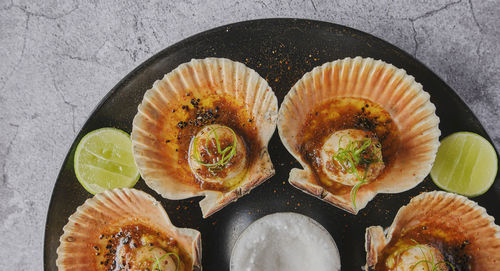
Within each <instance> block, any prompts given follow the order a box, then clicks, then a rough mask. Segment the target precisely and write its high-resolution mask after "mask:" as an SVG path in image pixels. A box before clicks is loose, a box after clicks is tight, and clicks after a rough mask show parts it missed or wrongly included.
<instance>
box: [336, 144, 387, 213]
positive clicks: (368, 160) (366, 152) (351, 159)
mask: <svg viewBox="0 0 500 271" xmlns="http://www.w3.org/2000/svg"><path fill="white" fill-rule="evenodd" d="M342 138H343V136H341V137H340V139H339V146H340V144H341V142H342ZM371 145H372V140H371V139H370V138H365V139H363V140H357V141H351V140H349V143H348V144H347V146H346V147H345V148H342V147H339V150H338V151H337V153H336V154H335V155H334V156H333V160H334V161H336V162H337V163H338V164H339V165H340V168H341V169H342V170H344V171H346V172H348V173H350V174H353V175H354V176H356V179H358V183H356V185H354V186H353V187H352V189H351V201H352V204H353V206H354V208H356V193H357V192H358V190H359V188H360V187H361V186H362V185H363V184H366V183H367V182H368V180H367V179H366V174H367V173H368V169H369V167H370V165H371V164H372V163H376V162H379V161H380V160H379V159H378V158H377V157H375V154H374V153H373V151H370V149H369V148H370V146H371ZM334 165H336V163H334ZM359 165H363V166H365V174H364V176H363V177H361V176H360V175H359V172H358V168H357V167H358V166H359Z"/></svg>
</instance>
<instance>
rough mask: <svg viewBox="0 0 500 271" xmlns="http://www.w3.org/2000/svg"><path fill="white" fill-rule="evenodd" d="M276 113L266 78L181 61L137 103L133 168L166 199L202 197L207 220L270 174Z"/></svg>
mask: <svg viewBox="0 0 500 271" xmlns="http://www.w3.org/2000/svg"><path fill="white" fill-rule="evenodd" d="M277 110H278V102H277V99H276V96H275V95H274V92H273V91H272V90H271V88H270V87H269V85H268V84H267V82H266V81H265V80H264V79H263V78H262V77H260V76H259V75H258V74H257V73H256V72H255V71H254V70H252V69H250V68H248V67H246V66H245V65H243V64H242V63H239V62H234V61H231V60H229V59H223V58H206V59H202V60H198V59H193V60H192V61H191V62H189V63H184V64H182V65H180V66H179V67H177V68H176V69H174V70H173V71H171V72H170V73H168V74H166V75H165V76H164V77H163V79H161V80H158V81H156V82H155V83H154V84H153V87H152V88H151V89H149V90H148V91H146V93H145V95H144V99H143V100H142V102H141V104H140V105H139V109H138V113H137V115H136V116H135V118H134V121H133V128H132V135H131V138H132V144H133V154H134V158H135V161H136V164H137V167H138V169H139V172H140V173H141V176H142V178H143V179H144V180H145V181H146V184H147V185H148V186H149V187H151V188H152V189H153V190H155V191H156V192H158V193H159V194H161V195H162V196H163V197H165V198H167V199H173V200H175V199H185V198H191V197H196V196H205V198H204V199H203V200H202V201H200V207H201V210H202V214H203V217H207V216H209V215H211V214H213V213H215V212H217V211H218V210H220V209H222V208H223V207H224V206H226V205H227V204H229V203H231V202H232V201H235V200H237V199H238V198H239V197H241V196H243V195H244V194H246V193H249V192H250V190H251V189H252V188H254V187H256V186H257V185H259V184H261V183H262V182H264V181H265V180H267V179H268V178H270V177H271V176H272V175H273V174H274V168H273V165H272V163H271V159H270V157H269V153H268V151H267V144H268V142H269V140H270V138H271V136H272V134H273V133H274V130H275V128H276V120H277Z"/></svg>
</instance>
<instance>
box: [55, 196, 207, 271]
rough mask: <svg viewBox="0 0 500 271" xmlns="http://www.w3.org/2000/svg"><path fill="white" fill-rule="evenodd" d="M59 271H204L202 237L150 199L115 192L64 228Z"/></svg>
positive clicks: (81, 210) (82, 209)
mask: <svg viewBox="0 0 500 271" xmlns="http://www.w3.org/2000/svg"><path fill="white" fill-rule="evenodd" d="M63 231H64V233H63V235H62V236H61V238H60V245H59V247H58V248H57V256H58V257H57V261H56V265H57V267H58V269H59V270H71V271H78V270H82V271H83V270H85V271H89V270H122V269H120V268H124V269H126V270H143V269H147V270H153V269H154V268H157V269H159V270H163V271H174V270H178V271H184V270H186V271H188V270H201V237H200V233H199V232H198V231H196V230H193V229H187V228H177V227H175V226H174V225H172V223H171V222H170V219H169V217H168V215H167V213H166V212H165V210H164V209H163V207H162V206H161V204H160V203H159V202H157V201H156V200H155V199H154V198H153V197H152V196H150V195H148V194H146V193H145V192H142V191H139V190H135V189H128V188H123V189H113V190H108V191H105V192H103V193H99V194H97V195H95V196H94V197H93V198H91V199H88V200H87V201H85V203H84V204H83V205H82V206H80V207H78V208H77V210H76V212H75V213H74V214H73V215H71V216H70V217H69V221H68V223H67V224H66V226H64V228H63Z"/></svg>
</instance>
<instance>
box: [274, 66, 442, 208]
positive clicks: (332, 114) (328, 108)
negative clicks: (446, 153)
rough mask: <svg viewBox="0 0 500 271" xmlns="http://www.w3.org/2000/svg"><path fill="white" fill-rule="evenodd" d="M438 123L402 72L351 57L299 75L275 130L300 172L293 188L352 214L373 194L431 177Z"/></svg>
mask: <svg viewBox="0 0 500 271" xmlns="http://www.w3.org/2000/svg"><path fill="white" fill-rule="evenodd" d="M438 124H439V119H438V117H437V116H436V114H435V107H434V105H433V104H432V103H431V102H430V100H429V94H428V93H427V92H425V91H423V89H422V85H420V84H419V83H417V82H415V80H414V78H413V77H412V76H410V75H407V74H406V72H405V71H404V70H402V69H398V68H396V67H394V66H393V65H390V64H387V63H385V62H383V61H380V60H379V61H375V60H373V59H371V58H361V57H356V58H354V59H352V58H346V59H342V60H336V61H333V62H329V63H325V64H324V65H322V66H320V67H316V68H314V69H313V70H312V71H311V72H308V73H306V74H305V75H304V76H303V77H302V79H300V80H299V81H298V82H297V83H296V84H295V85H294V86H293V87H292V89H291V90H290V92H289V93H288V94H287V95H286V96H285V99H284V101H283V103H282V105H281V107H280V110H279V117H278V131H279V134H280V138H281V140H282V142H283V144H284V145H285V147H286V148H287V150H288V151H289V152H290V153H291V154H292V155H293V156H294V157H295V159H297V160H298V161H299V162H300V164H301V165H302V167H303V169H292V171H291V172H290V177H289V182H290V183H291V184H292V185H293V186H295V187H297V188H298V189H300V190H302V191H304V192H306V193H309V194H311V195H313V196H316V197H318V198H320V199H322V200H324V201H326V202H328V203H330V204H333V205H335V206H337V207H339V208H341V209H344V210H346V211H348V212H351V213H354V214H356V213H357V212H358V211H359V210H360V209H362V208H364V207H365V206H366V205H367V203H368V202H369V201H370V200H371V199H372V198H373V197H375V195H376V194H377V193H400V192H403V191H406V190H409V189H411V188H413V187H415V186H416V185H417V184H419V183H420V182H421V181H422V180H423V179H424V178H425V176H427V174H428V173H429V172H430V169H431V167H432V164H433V162H434V159H435V156H436V152H437V148H438V146H439V135H440V131H439V128H438Z"/></svg>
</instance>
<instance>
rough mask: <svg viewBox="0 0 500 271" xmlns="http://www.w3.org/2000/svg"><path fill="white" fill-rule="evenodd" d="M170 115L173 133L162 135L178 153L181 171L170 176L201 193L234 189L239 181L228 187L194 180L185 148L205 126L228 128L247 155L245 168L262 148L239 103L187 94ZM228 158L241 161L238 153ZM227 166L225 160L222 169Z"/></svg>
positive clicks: (221, 175)
mask: <svg viewBox="0 0 500 271" xmlns="http://www.w3.org/2000/svg"><path fill="white" fill-rule="evenodd" d="M171 114H172V119H173V120H175V122H176V124H177V125H176V128H175V130H173V131H168V134H167V135H165V138H166V141H165V144H167V145H168V144H174V145H175V148H176V149H175V152H177V153H178V155H177V157H178V161H177V163H178V164H179V165H180V166H181V168H182V171H180V172H177V173H173V174H178V175H179V176H178V178H177V179H178V180H179V181H180V182H187V183H192V184H193V185H199V186H200V188H201V189H204V190H216V191H221V192H227V191H230V190H232V189H233V188H234V187H235V186H237V185H238V184H239V181H238V182H237V183H236V184H234V183H233V184H232V185H228V184H225V183H215V182H204V181H202V180H199V179H197V178H196V177H195V175H194V174H193V173H192V172H191V169H190V167H189V162H188V160H189V145H190V143H191V140H192V138H193V137H194V136H195V135H196V134H197V133H198V132H199V131H200V130H201V129H202V128H203V127H205V126H206V125H210V124H219V125H224V126H227V127H229V128H231V129H232V130H233V131H234V132H235V133H236V134H237V135H238V136H239V137H240V138H242V139H243V142H244V145H245V147H246V152H247V154H246V155H247V157H246V159H247V166H248V165H250V164H252V163H254V162H255V161H256V160H257V158H258V156H259V153H260V150H261V149H262V142H260V139H259V136H258V129H257V126H256V125H255V122H254V119H253V118H252V117H251V115H250V114H249V112H248V111H247V110H246V108H245V107H244V106H243V105H242V104H241V103H238V102H236V101H234V100H230V99H229V98H228V97H221V96H208V97H204V98H197V97H194V95H192V94H189V95H186V97H184V99H183V101H181V104H180V105H179V106H178V108H173V109H172V112H171ZM169 121H172V120H169ZM230 144H232V141H231V142H221V147H223V148H225V147H227V146H229V145H230ZM232 159H242V157H239V154H238V153H236V154H235V156H234V157H233V158H232ZM234 161H236V160H234ZM234 161H233V162H234ZM231 165H232V162H231V161H229V163H228V164H227V165H226V167H225V169H231ZM198 174H200V175H201V176H204V175H203V174H206V175H207V176H208V175H209V174H214V172H209V171H208V169H207V170H203V172H198ZM216 174H219V175H217V176H218V177H221V178H223V177H224V176H225V173H224V170H222V171H219V172H216ZM243 178H244V177H243ZM240 181H241V180H240Z"/></svg>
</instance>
